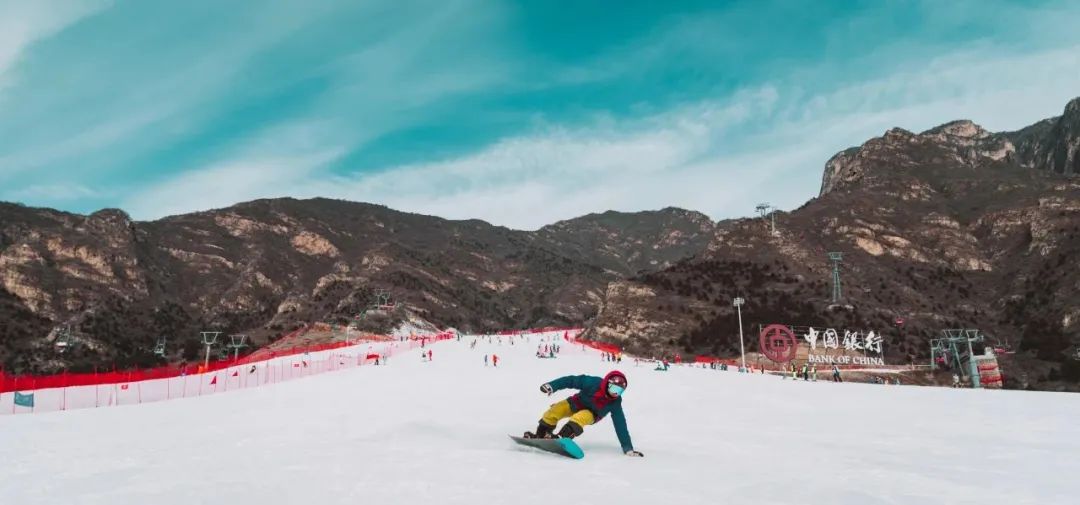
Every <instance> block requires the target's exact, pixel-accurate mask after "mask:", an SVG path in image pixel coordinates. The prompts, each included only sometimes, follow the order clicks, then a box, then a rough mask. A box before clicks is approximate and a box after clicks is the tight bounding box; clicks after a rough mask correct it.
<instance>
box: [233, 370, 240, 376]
mask: <svg viewBox="0 0 1080 505" xmlns="http://www.w3.org/2000/svg"><path fill="white" fill-rule="evenodd" d="M232 376H233V377H239V376H240V371H239V370H237V371H235V372H233V373H232Z"/></svg>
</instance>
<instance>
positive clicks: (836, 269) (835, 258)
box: [829, 252, 844, 303]
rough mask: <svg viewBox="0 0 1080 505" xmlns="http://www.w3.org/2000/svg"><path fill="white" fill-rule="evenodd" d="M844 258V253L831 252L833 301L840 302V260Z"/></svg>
mask: <svg viewBox="0 0 1080 505" xmlns="http://www.w3.org/2000/svg"><path fill="white" fill-rule="evenodd" d="M843 260H844V255H843V253H839V252H831V253H829V261H830V262H832V302H833V303H840V298H841V293H840V262H841V261H843Z"/></svg>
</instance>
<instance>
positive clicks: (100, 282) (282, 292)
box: [0, 199, 712, 372]
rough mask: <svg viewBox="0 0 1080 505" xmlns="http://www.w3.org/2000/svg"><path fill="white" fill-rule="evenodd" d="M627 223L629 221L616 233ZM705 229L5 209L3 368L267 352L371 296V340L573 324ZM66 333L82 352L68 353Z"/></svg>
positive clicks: (358, 211) (307, 212)
mask: <svg viewBox="0 0 1080 505" xmlns="http://www.w3.org/2000/svg"><path fill="white" fill-rule="evenodd" d="M620 220H621V221H620ZM623 221H625V222H628V223H633V226H627V227H621V226H614V225H612V223H619V222H623ZM711 226H712V223H711V222H710V221H709V220H708V219H707V218H704V217H703V216H701V215H700V214H696V213H690V212H687V211H682V210H679V209H665V210H662V211H656V212H643V213H636V214H632V215H623V214H618V213H608V214H605V215H602V216H600V217H597V216H587V217H585V218H581V221H580V222H578V220H569V221H564V222H562V223H559V224H558V225H554V226H552V227H548V228H544V229H541V230H539V231H536V232H524V231H516V230H510V229H507V228H502V227H497V226H492V225H490V224H488V223H485V222H482V221H478V220H470V221H448V220H445V219H440V218H435V217H430V216H422V215H417V214H408V213H403V212H397V211H394V210H391V209H388V208H386V207H381V206H376V205H369V204H362V203H352V202H344V201H336V200H326V199H314V200H306V201H299V200H292V199H279V200H260V201H255V202H249V203H244V204H239V205H236V206H233V207H230V208H227V209H220V210H214V211H208V212H199V213H195V214H188V215H181V216H174V217H169V218H166V219H162V220H159V221H153V222H134V221H132V220H130V219H129V218H128V216H127V215H126V214H124V213H123V212H121V211H118V210H105V211H100V212H97V213H94V214H92V215H90V216H81V215H75V214H69V213H63V212H58V211H53V210H49V209H32V208H27V207H22V206H19V205H12V204H0V272H2V277H0V281H2V282H0V360H2V363H3V366H4V367H5V369H7V370H8V371H9V372H12V371H14V372H22V371H49V370H58V369H61V368H69V369H86V368H90V367H93V366H112V365H113V364H116V365H117V366H131V365H149V364H153V363H158V362H160V361H162V358H158V357H156V356H154V355H153V353H152V352H151V350H152V349H153V347H154V344H155V342H156V340H157V338H158V337H159V336H166V337H167V338H168V339H169V342H170V345H169V347H170V353H169V355H168V356H166V357H165V358H164V359H168V360H177V359H183V358H188V359H190V358H194V357H195V355H196V353H197V352H198V350H199V348H200V347H199V345H198V334H197V332H198V331H200V330H203V329H217V330H221V331H225V332H229V333H231V332H242V333H247V334H250V335H252V336H253V337H254V338H255V341H256V343H262V342H266V341H267V340H269V339H270V338H272V337H274V336H277V335H280V334H282V333H285V332H288V331H289V330H291V329H293V328H296V327H298V326H299V325H301V324H305V323H310V322H316V321H327V322H336V323H345V322H349V321H352V320H354V318H355V316H356V315H358V314H360V313H362V312H363V311H364V309H365V308H366V307H368V306H370V305H371V304H372V303H374V302H375V293H376V291H386V292H388V293H389V294H390V295H391V297H392V299H393V301H396V302H398V303H399V305H398V306H399V307H400V309H399V310H397V311H394V312H393V313H391V314H389V315H388V316H386V317H374V318H365V319H363V320H362V321H361V325H362V326H363V328H364V329H367V330H370V331H388V330H389V329H390V328H391V327H393V326H394V325H396V324H398V323H399V322H401V321H402V320H403V319H406V318H415V319H421V320H424V321H427V322H430V323H431V324H433V325H436V326H438V327H456V328H460V329H463V330H472V331H481V330H492V329H505V328H515V327H528V326H536V325H549V324H580V323H581V322H582V321H585V320H587V319H589V318H591V317H592V316H593V315H594V314H595V310H596V307H597V305H598V302H599V299H600V297H601V296H602V294H603V290H604V287H605V286H606V285H607V283H608V282H609V281H611V280H613V279H616V278H619V277H620V276H622V275H625V274H627V273H637V272H638V271H640V270H642V269H643V268H648V267H649V265H652V264H654V263H652V262H655V264H656V265H658V266H665V265H668V264H671V263H673V262H675V261H677V260H678V259H681V258H684V257H688V256H691V255H693V254H695V253H697V252H700V251H701V250H702V249H704V247H705V245H707V243H708V240H709V238H710V237H711V234H710V233H709V232H710V231H711ZM690 229H693V230H698V231H697V232H696V233H697V235H693V234H688V236H687V237H686V238H679V237H676V236H674V235H677V232H676V231H674V230H690ZM691 235H693V236H691ZM662 236H671V237H669V239H668V240H666V241H658V240H657V237H662ZM642 244H648V252H647V254H644V255H643V254H641V253H639V252H638V251H639V250H640V249H643V246H642ZM593 251H597V252H596V253H593ZM63 327H70V328H71V330H72V334H73V335H74V340H75V344H76V345H73V346H72V347H71V348H70V350H68V351H65V352H64V353H63V354H60V353H58V352H57V350H56V349H55V346H54V345H53V344H54V342H55V339H56V336H57V330H58V329H60V328H63Z"/></svg>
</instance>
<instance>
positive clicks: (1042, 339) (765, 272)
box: [0, 99, 1080, 388]
mask: <svg viewBox="0 0 1080 505" xmlns="http://www.w3.org/2000/svg"><path fill="white" fill-rule="evenodd" d="M1078 146H1080V99H1077V100H1073V101H1071V102H1070V103H1069V104H1068V105H1067V106H1066V108H1065V111H1064V113H1063V114H1062V115H1061V116H1059V117H1056V118H1051V119H1047V120H1044V121H1040V122H1038V123H1036V124H1034V125H1031V126H1029V127H1027V128H1023V129H1021V130H1017V131H1014V132H1005V133H993V132H989V131H986V130H985V129H983V128H981V127H979V126H978V125H977V124H975V123H973V122H971V121H954V122H950V123H946V124H944V125H941V126H939V127H936V128H932V129H930V130H927V131H924V132H922V133H912V132H910V131H907V130H903V129H900V128H894V129H891V130H889V131H887V132H885V134H884V135H883V136H881V137H877V138H874V139H870V140H868V141H867V142H866V143H864V144H863V145H861V146H858V147H853V148H851V149H847V150H844V151H842V152H840V153H838V154H837V155H836V156H834V157H833V158H832V159H830V160H828V162H827V163H826V165H825V171H824V175H823V178H822V185H821V190H820V193H819V196H818V197H817V198H814V199H812V200H811V201H809V202H808V203H806V204H805V205H803V206H802V207H800V208H798V209H795V210H792V211H790V212H778V213H777V214H776V215H775V217H776V226H777V231H776V233H772V232H771V231H770V229H769V227H768V225H767V224H766V223H765V222H764V220H760V219H734V220H726V221H721V222H719V223H714V222H712V221H711V220H710V219H709V218H708V217H706V216H704V215H702V214H700V213H696V212H693V211H686V210H681V209H673V208H668V209H663V210H660V211H653V212H639V213H620V212H606V213H602V214H591V215H588V216H583V217H580V218H576V219H571V220H567V221H562V222H559V223H555V224H552V225H549V226H545V227H543V228H541V229H539V230H536V231H532V232H526V231H517V230H510V229H507V228H502V227H497V226H492V225H490V224H487V223H484V222H483V221H479V220H467V221H449V220H444V219H440V218H435V217H430V216H420V215H416V214H408V213H403V212H397V211H394V210H391V209H388V208H386V207H382V206H377V205H369V204H361V203H352V202H343V201H335V200H326V199H313V200H306V201H299V200H293V199H277V200H259V201H254V202H247V203H243V204H238V205H235V206H233V207H229V208H226V209H218V210H213V211H206V212H199V213H194V214H188V215H182V216H173V217H169V218H166V219H162V220H159V221H153V222H135V221H132V220H131V219H130V218H129V217H128V216H127V215H126V214H124V213H123V212H122V211H118V210H103V211H99V212H96V213H94V214H91V215H89V216H80V215H75V214H69V213H64V212H59V211H54V210H49V209H31V208H27V207H23V206H19V205H14V204H0V321H2V322H3V324H0V362H2V363H3V366H4V367H5V369H7V370H9V371H55V370H59V369H65V368H67V369H78V368H80V367H82V368H84V369H85V368H87V367H90V366H94V365H103V364H109V363H117V364H118V366H130V365H146V364H154V363H160V362H162V361H163V360H172V361H176V360H180V359H191V358H193V357H194V356H195V355H196V354H197V353H198V350H199V346H198V342H197V332H198V331H199V330H202V329H219V330H221V331H225V332H243V333H247V334H250V335H252V336H253V337H254V339H255V341H256V343H265V342H268V341H270V340H272V339H273V338H275V337H276V336H278V335H281V334H283V333H286V332H288V331H290V330H291V329H293V328H297V327H299V326H300V325H302V324H307V323H311V322H328V323H331V324H337V325H343V324H347V323H351V324H353V325H355V326H357V327H359V328H361V329H363V330H366V331H374V332H385V331H388V330H389V329H390V328H392V327H394V326H395V325H397V324H400V323H401V322H403V321H424V322H427V323H430V324H432V325H435V326H438V327H455V328H459V329H462V330H469V331H484V330H491V329H505V328H514V327H527V326H538V325H549V324H557V325H563V324H573V325H578V324H584V325H587V326H588V327H589V330H588V332H587V334H586V336H587V338H594V339H598V340H604V341H609V342H614V343H617V344H620V345H624V346H626V347H627V348H628V349H629V350H631V351H633V352H636V353H640V354H645V355H661V354H669V353H674V352H682V353H708V354H721V355H733V353H735V352H736V349H737V348H738V341H737V326H736V325H737V323H736V321H735V313H734V311H733V309H732V307H731V300H732V298H733V297H735V296H743V297H744V298H746V299H747V303H746V305H745V306H744V307H743V319H744V322H745V323H746V327H747V333H748V335H749V336H750V338H748V339H747V343H748V346H749V348H750V350H754V349H755V348H756V339H754V338H753V336H754V335H755V329H756V325H759V324H768V323H772V322H786V323H791V324H800V325H834V326H837V327H857V328H860V329H876V330H878V331H880V332H881V333H882V334H883V335H884V336H885V338H886V342H885V345H886V349H887V357H888V358H887V359H889V360H890V361H891V362H913V361H922V360H925V359H926V353H927V350H928V344H927V341H928V339H929V338H932V337H935V336H938V333H939V332H940V331H941V330H942V329H944V328H960V327H971V328H979V329H981V330H982V331H983V332H984V333H986V334H987V335H990V336H991V339H992V340H993V341H992V342H991V343H994V344H995V345H1005V346H1010V347H1012V348H1013V349H1015V350H1016V351H1018V352H1017V353H1016V354H1015V355H1011V356H1010V357H1009V358H1008V359H1007V360H1006V362H1005V366H1006V377H1007V383H1008V384H1009V385H1010V387H1040V388H1063V387H1064V388H1075V387H1076V386H1075V384H1077V383H1080V361H1077V360H1076V359H1074V357H1075V356H1077V352H1078V349H1080V305H1078V304H1080V274H1078V273H1077V272H1076V271H1075V269H1073V268H1071V267H1070V265H1071V260H1072V259H1073V258H1075V257H1076V254H1077V252H1078V251H1080V181H1078V179H1076V178H1075V177H1074V176H1075V174H1076V172H1077V159H1078ZM828 252H841V253H843V258H844V260H843V263H842V278H843V282H844V284H843V286H844V291H843V293H844V296H843V299H842V300H841V301H840V303H833V302H832V300H830V298H829V279H830V265H829V264H828V261H827V260H826V258H825V255H826V253H828ZM376 294H382V295H383V296H386V295H388V296H390V298H391V299H392V300H393V301H394V302H397V303H396V304H395V305H393V307H395V310H392V311H374V312H368V311H366V309H367V308H369V307H371V305H372V304H373V303H374V302H375V301H376V300H379V299H380V298H379V297H377V296H376ZM897 320H903V321H904V323H903V325H897V324H896V323H895V321H897ZM65 329H70V332H71V334H72V335H73V340H74V342H76V343H77V345H74V346H72V347H71V348H70V350H68V351H66V352H65V353H59V352H57V350H56V347H55V342H56V341H57V339H59V338H61V334H62V330H65ZM161 335H168V336H169V337H170V338H174V339H176V342H175V343H174V344H171V350H170V352H169V353H168V354H167V355H166V356H165V357H164V358H161V357H156V356H154V355H153V354H152V353H151V351H150V349H151V348H152V345H153V343H154V341H155V340H156V339H157V338H158V337H159V336H161ZM1070 381H1071V382H1070Z"/></svg>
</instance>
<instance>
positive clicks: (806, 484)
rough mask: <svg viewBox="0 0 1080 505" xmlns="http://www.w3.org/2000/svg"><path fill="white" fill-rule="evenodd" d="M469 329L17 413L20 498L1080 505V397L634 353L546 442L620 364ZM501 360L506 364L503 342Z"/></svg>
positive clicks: (1, 441)
mask: <svg viewBox="0 0 1080 505" xmlns="http://www.w3.org/2000/svg"><path fill="white" fill-rule="evenodd" d="M564 347H565V348H564V353H563V356H562V357H560V358H558V359H554V360H550V359H545V360H540V359H536V358H534V357H533V353H534V352H535V350H536V339H535V338H533V340H532V342H530V343H528V344H525V343H520V344H518V345H514V346H510V345H508V344H506V343H504V344H502V345H496V344H494V343H493V344H487V343H481V344H480V345H478V346H477V348H476V349H475V350H470V349H469V347H468V340H466V341H463V342H460V343H458V342H446V343H440V344H437V345H434V346H431V347H429V348H430V349H433V352H434V361H433V362H431V363H423V362H421V360H420V357H419V352H420V351H419V350H414V351H410V352H408V353H404V354H401V355H400V356H398V357H396V358H395V359H392V360H391V361H390V363H389V365H388V366H380V367H374V366H373V367H365V368H359V369H352V370H346V371H341V372H334V373H328V374H324V375H318V376H313V377H309V378H304V379H298V380H295V381H292V382H286V383H282V384H276V385H272V386H267V387H262V388H257V389H250V390H243V391H237V392H230V393H227V394H219V395H214V396H209V397H203V398H192V399H182V400H174V401H168V402H159V403H152V404H146V405H139V406H129V407H115V408H102V409H91V410H78V411H69V412H60V413H49V414H40V415H26V416H4V417H0V454H2V455H3V457H2V458H0V461H2V462H3V464H2V470H0V504H4V505H31V504H65V505H75V504H102V505H122V504H133V505H134V504H138V505H142V504H160V505H174V504H175V505H193V504H201V503H205V504H258V505H270V504H294V503H296V504H305V505H328V504H349V505H360V504H375V503H403V504H443V503H446V504H470V505H480V504H487V503H515V504H544V505H551V504H556V503H577V504H586V503H588V504H607V503H617V504H620V505H630V504H649V505H656V504H663V503H672V504H679V505H684V504H698V503H702V504H704V503H716V504H719V503H732V504H754V505H760V504H769V503H778V504H780V503H783V504H796V503H798V504H859V505H866V504H877V503H889V504H892V503H895V504H909V503H910V504H917V503H949V504H961V503H971V504H976V503H977V504H983V505H985V504H997V503H1001V504H1015V503H1039V504H1066V503H1069V504H1074V503H1078V502H1080V501H1078V500H1080V499H1078V498H1077V497H1078V496H1080V395H1071V394H1054V393H1030V392H1013V391H970V390H950V389H934V388H920V387H904V386H876V385H869V384H833V383H828V382H817V383H806V382H802V381H799V382H797V383H793V382H792V381H790V380H786V381H784V380H780V379H779V378H776V377H772V376H762V375H745V374H738V373H735V372H719V371H712V370H704V369H693V368H684V367H672V369H671V370H670V371H668V372H655V371H652V369H651V366H649V365H645V364H643V365H642V366H640V367H635V366H634V364H633V363H632V362H629V363H628V362H624V363H622V364H621V365H620V368H621V369H622V370H623V371H624V372H626V374H627V375H628V377H629V380H630V387H629V389H628V391H627V395H626V400H625V402H624V403H625V408H626V412H627V419H628V423H629V427H630V432H631V434H632V436H633V439H634V445H635V447H636V448H637V449H639V450H641V451H643V452H644V453H645V455H646V457H645V458H630V457H626V456H623V455H622V454H621V451H620V450H619V445H618V442H617V440H616V439H615V434H614V430H613V429H612V426H611V420H610V419H604V420H603V421H602V422H601V423H600V424H598V425H596V426H592V427H590V428H588V429H587V430H586V432H585V435H583V437H582V438H580V439H579V442H580V445H581V447H582V448H583V449H584V450H585V451H586V457H585V459H583V460H580V461H575V460H571V459H568V458H562V457H559V456H553V455H549V454H544V453H539V452H533V451H531V450H529V449H525V448H522V447H519V446H516V445H514V444H512V442H511V441H510V440H509V439H508V438H507V436H506V435H507V434H509V433H514V434H520V433H521V432H522V431H524V430H526V429H532V428H533V427H534V426H535V424H536V420H537V419H538V417H539V416H540V414H541V412H543V411H544V409H545V408H546V407H547V406H548V404H549V403H551V402H553V401H554V400H555V399H557V398H561V397H563V396H565V394H566V393H565V392H563V393H556V397H553V398H548V397H546V396H544V395H543V394H542V393H540V391H539V389H538V388H539V386H540V384H542V383H543V382H545V381H547V380H550V379H553V378H556V377H559V376H561V375H566V374H574V373H591V374H597V375H600V374H603V373H604V372H606V371H608V370H610V369H611V368H612V367H611V366H610V364H608V363H604V362H602V361H601V360H600V358H599V355H598V354H597V353H595V352H592V351H588V352H586V351H581V350H576V349H575V350H571V349H570V347H571V346H564ZM492 352H494V353H497V354H498V355H499V358H500V361H499V368H497V369H495V368H492V367H487V368H485V367H484V365H483V355H484V354H485V353H486V354H491V353H492Z"/></svg>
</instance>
